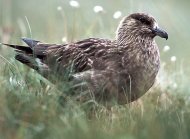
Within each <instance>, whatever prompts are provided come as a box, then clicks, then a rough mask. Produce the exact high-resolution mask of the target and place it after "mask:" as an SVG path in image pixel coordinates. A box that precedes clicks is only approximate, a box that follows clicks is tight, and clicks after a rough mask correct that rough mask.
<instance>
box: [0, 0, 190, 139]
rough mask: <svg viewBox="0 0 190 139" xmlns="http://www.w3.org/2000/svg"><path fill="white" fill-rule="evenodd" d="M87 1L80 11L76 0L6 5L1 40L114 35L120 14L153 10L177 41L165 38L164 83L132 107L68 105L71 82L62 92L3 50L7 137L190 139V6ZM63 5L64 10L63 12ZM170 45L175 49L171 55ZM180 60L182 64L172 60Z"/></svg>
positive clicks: (0, 108) (0, 96)
mask: <svg viewBox="0 0 190 139" xmlns="http://www.w3.org/2000/svg"><path fill="white" fill-rule="evenodd" d="M79 2H80V8H72V7H70V6H69V0H65V1H59V0H55V1H53V0H47V2H44V1H42V0H38V1H37V0H34V1H30V2H25V1H24V0H20V1H19V2H18V1H14V0H10V1H7V0H0V41H1V42H5V43H18V44H21V41H20V40H19V38H20V37H33V38H36V39H39V40H44V41H46V42H49V43H51V42H57V43H62V42H61V40H62V38H63V37H66V38H67V40H68V41H73V40H79V39H82V38H87V37H92V36H95V37H106V38H113V37H114V32H115V29H116V26H117V24H118V22H119V19H117V20H116V19H113V18H112V15H113V13H114V12H115V11H116V10H121V11H122V13H123V15H127V14H129V13H130V12H134V11H148V12H150V13H151V14H153V15H154V16H156V18H157V20H158V22H159V23H160V24H161V26H162V27H164V28H165V29H166V30H167V31H168V33H169V41H167V42H166V41H165V40H161V39H157V42H158V44H159V46H160V52H161V58H162V66H161V70H160V74H159V76H158V81H157V82H156V83H155V85H154V87H153V88H152V89H151V90H150V91H149V92H148V93H147V94H145V95H144V96H143V97H142V98H140V99H139V100H138V101H136V102H134V103H131V104H128V105H124V106H119V105H118V106H115V107H113V108H111V109H109V110H108V109H106V108H104V107H103V106H101V105H95V106H93V107H90V106H91V105H90V104H89V103H84V104H77V103H76V102H74V101H72V99H71V100H70V101H69V102H67V103H64V106H63V105H62V103H61V101H62V102H63V101H64V99H60V96H61V95H62V94H63V93H64V92H67V93H68V92H69V91H68V87H69V86H68V85H67V83H64V84H63V87H62V89H63V90H62V91H59V90H58V89H57V88H56V86H54V85H53V84H51V83H50V82H48V81H47V80H45V79H44V78H43V77H41V76H40V75H38V74H37V73H36V72H35V71H33V70H30V69H29V68H27V67H26V66H23V65H22V64H20V63H19V62H16V61H15V60H14V52H13V51H12V50H10V48H6V47H4V46H0V64H1V66H0V139H9V138H10V139H26V138H27V139H38V138H39V139H42V138H45V139H48V138H49V139H59V138H61V139H62V138H65V139H67V138H69V139H76V138H81V139H84V138H90V139H93V138H95V139H97V138H102V139H105V138H110V139H111V138H115V139H189V138H190V132H189V131H190V97H189V94H190V89H189V77H188V75H190V72H189V68H190V66H189V61H188V59H189V50H190V49H189V48H188V46H189V40H188V38H189V37H190V33H189V31H188V30H187V28H188V27H189V20H190V19H187V18H186V17H187V16H188V9H189V6H188V5H189V1H184V3H179V2H178V1H177V0H174V1H167V2H165V1H164V0H160V1H157V2H152V1H151V0H146V1H142V2H141V1H137V2H133V1H132V0H131V1H125V0H118V1H117V2H116V1H113V0H112V1H110V0H101V1H88V0H83V1H82V0H81V1H79ZM108 3H109V4H108ZM42 5H43V6H42ZM95 5H101V6H103V8H104V12H103V13H99V14H96V13H94V12H93V7H94V6H95ZM113 5H114V6H113ZM58 6H61V7H62V10H61V11H57V7H58ZM26 18H27V20H28V23H27V20H26ZM29 26H30V27H29ZM29 28H30V29H31V32H30V29H29ZM182 32H183V33H182ZM164 45H169V46H170V48H171V50H169V51H168V52H163V46H164ZM173 55H174V56H176V57H177V61H176V62H171V61H170V57H171V56H173ZM60 100H61V101H60Z"/></svg>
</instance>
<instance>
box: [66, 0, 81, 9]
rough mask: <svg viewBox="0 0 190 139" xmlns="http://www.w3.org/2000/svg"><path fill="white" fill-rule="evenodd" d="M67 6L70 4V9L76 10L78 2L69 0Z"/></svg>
mask: <svg viewBox="0 0 190 139" xmlns="http://www.w3.org/2000/svg"><path fill="white" fill-rule="evenodd" d="M69 4H70V6H71V7H74V8H78V7H79V6H80V5H79V3H78V1H76V0H71V1H70V2H69Z"/></svg>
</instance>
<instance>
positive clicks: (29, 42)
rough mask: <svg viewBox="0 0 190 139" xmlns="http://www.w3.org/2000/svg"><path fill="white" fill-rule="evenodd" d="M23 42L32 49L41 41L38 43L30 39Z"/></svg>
mask: <svg viewBox="0 0 190 139" xmlns="http://www.w3.org/2000/svg"><path fill="white" fill-rule="evenodd" d="M22 40H23V41H24V42H25V43H26V44H27V45H28V46H29V47H30V48H33V47H34V46H36V45H37V44H38V43H39V42H40V41H36V40H33V39H30V38H22Z"/></svg>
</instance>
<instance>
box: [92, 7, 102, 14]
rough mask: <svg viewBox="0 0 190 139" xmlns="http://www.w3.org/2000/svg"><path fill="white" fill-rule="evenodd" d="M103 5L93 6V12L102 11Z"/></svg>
mask: <svg viewBox="0 0 190 139" xmlns="http://www.w3.org/2000/svg"><path fill="white" fill-rule="evenodd" d="M103 10H104V9H103V7H102V6H94V12H95V13H100V12H103Z"/></svg>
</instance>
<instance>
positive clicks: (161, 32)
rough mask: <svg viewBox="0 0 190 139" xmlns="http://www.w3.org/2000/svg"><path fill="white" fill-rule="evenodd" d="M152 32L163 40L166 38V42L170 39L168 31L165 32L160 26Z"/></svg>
mask: <svg viewBox="0 0 190 139" xmlns="http://www.w3.org/2000/svg"><path fill="white" fill-rule="evenodd" d="M152 32H153V33H154V34H155V35H157V36H160V37H161V38H165V39H166V40H167V39H168V33H167V32H166V31H164V30H163V29H161V28H159V27H158V26H155V27H154V28H153V29H152Z"/></svg>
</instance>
